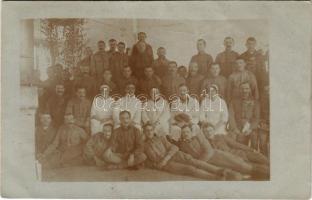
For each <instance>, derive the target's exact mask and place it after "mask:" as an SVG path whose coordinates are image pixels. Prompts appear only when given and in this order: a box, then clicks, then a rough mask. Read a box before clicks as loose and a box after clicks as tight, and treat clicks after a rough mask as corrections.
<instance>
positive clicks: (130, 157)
mask: <svg viewBox="0 0 312 200" xmlns="http://www.w3.org/2000/svg"><path fill="white" fill-rule="evenodd" d="M133 165H134V155H133V154H130V156H129V158H128V166H129V167H131V166H133Z"/></svg>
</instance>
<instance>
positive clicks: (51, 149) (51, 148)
mask: <svg viewBox="0 0 312 200" xmlns="http://www.w3.org/2000/svg"><path fill="white" fill-rule="evenodd" d="M62 131H63V129H62V128H60V129H59V131H58V132H57V135H56V136H55V138H54V140H53V142H52V144H50V145H49V146H48V147H47V149H46V150H45V151H44V152H43V154H42V156H43V158H46V157H47V156H48V155H50V154H51V153H53V152H54V151H55V150H56V148H57V147H58V146H59V143H60V135H61V134H62Z"/></svg>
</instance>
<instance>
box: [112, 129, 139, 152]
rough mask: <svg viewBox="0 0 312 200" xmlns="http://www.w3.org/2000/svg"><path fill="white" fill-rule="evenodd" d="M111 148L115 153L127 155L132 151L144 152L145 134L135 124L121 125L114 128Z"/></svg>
mask: <svg viewBox="0 0 312 200" xmlns="http://www.w3.org/2000/svg"><path fill="white" fill-rule="evenodd" d="M111 149H112V151H113V152H114V153H121V154H123V155H125V156H126V157H127V156H128V155H130V154H132V153H133V154H134V153H143V151H144V137H143V134H142V133H141V132H140V130H139V129H137V128H136V127H134V126H129V127H127V128H123V127H119V128H117V129H115V130H114V133H113V135H112V138H111Z"/></svg>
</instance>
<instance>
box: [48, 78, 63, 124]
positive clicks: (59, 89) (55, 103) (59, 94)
mask: <svg viewBox="0 0 312 200" xmlns="http://www.w3.org/2000/svg"><path fill="white" fill-rule="evenodd" d="M67 101H68V98H67V97H66V96H65V87H64V84H63V83H57V84H56V86H55V93H54V94H52V95H51V96H50V97H49V98H48V99H47V102H46V109H47V110H48V111H49V113H50V114H51V117H52V123H53V126H54V127H55V128H59V127H60V126H61V125H62V124H63V122H64V114H65V108H66V104H67Z"/></svg>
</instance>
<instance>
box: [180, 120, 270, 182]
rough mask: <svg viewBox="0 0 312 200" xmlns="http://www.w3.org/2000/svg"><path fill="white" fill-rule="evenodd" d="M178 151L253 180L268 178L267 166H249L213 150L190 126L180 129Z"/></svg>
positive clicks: (234, 157)
mask: <svg viewBox="0 0 312 200" xmlns="http://www.w3.org/2000/svg"><path fill="white" fill-rule="evenodd" d="M181 138H182V139H181V142H180V149H181V151H183V152H184V153H188V154H190V155H191V156H193V157H194V158H195V159H199V160H203V161H206V162H208V163H210V164H213V165H216V166H220V167H225V168H229V169H232V170H235V171H238V172H240V173H242V174H246V175H251V176H253V178H263V179H267V178H269V168H268V166H267V165H259V164H251V163H247V162H246V161H244V160H243V159H242V158H240V157H238V156H236V155H233V154H231V153H228V152H225V151H220V150H217V149H213V148H212V146H211V145H210V143H209V141H208V140H207V139H206V138H205V136H204V135H203V134H202V133H201V132H200V133H197V134H196V135H195V134H194V133H192V128H191V127H190V126H187V125H186V126H184V127H182V135H181Z"/></svg>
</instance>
